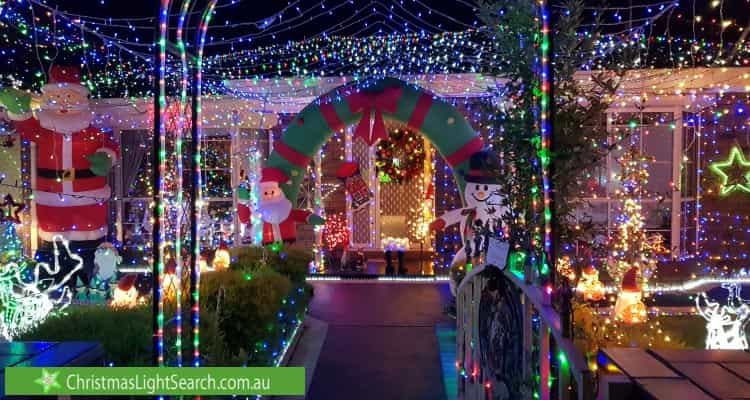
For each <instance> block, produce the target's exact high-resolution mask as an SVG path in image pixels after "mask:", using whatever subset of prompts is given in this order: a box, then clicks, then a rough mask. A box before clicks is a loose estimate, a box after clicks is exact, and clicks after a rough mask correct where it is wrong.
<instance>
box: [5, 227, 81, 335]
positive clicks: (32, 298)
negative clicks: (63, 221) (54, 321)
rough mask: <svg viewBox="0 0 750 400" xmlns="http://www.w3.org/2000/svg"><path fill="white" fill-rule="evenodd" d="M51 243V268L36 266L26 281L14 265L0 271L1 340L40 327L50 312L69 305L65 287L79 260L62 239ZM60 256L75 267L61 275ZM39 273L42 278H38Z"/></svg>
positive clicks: (68, 294) (59, 237)
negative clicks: (70, 261)
mask: <svg viewBox="0 0 750 400" xmlns="http://www.w3.org/2000/svg"><path fill="white" fill-rule="evenodd" d="M53 242H54V246H53V247H54V261H53V265H52V266H50V265H49V264H48V263H37V264H36V265H35V266H34V268H33V270H32V276H31V280H30V281H29V280H28V279H24V277H23V276H22V272H23V271H25V270H26V269H24V268H22V267H21V266H19V265H18V264H17V263H14V262H13V263H8V264H6V265H4V266H2V267H1V268H2V269H1V270H0V308H1V310H0V316H1V318H0V336H2V337H3V338H4V339H5V340H8V341H10V340H12V339H13V338H14V337H17V336H18V335H20V334H22V333H24V332H26V331H28V330H29V329H31V328H33V327H35V326H37V325H38V324H40V323H42V322H43V321H44V320H45V319H47V317H48V316H49V315H51V314H52V313H53V312H59V311H62V310H64V309H65V308H66V307H68V305H70V302H71V300H72V298H73V293H72V291H71V289H70V287H69V285H68V283H69V281H70V279H71V278H72V277H73V276H74V275H75V274H76V272H78V271H79V270H80V269H81V268H82V265H83V260H82V259H81V257H80V256H78V255H77V254H75V253H74V252H72V251H70V248H69V243H68V241H66V240H64V239H63V238H62V236H54V237H53ZM61 248H62V249H61ZM61 250H62V251H64V254H63V253H61ZM61 255H66V256H67V257H69V258H70V259H71V260H73V262H74V263H75V264H74V265H73V267H72V268H70V270H69V271H68V272H63V268H62V265H61V257H60V256H61ZM42 271H44V273H45V276H46V277H42ZM61 274H62V275H61ZM58 276H59V277H60V279H58Z"/></svg>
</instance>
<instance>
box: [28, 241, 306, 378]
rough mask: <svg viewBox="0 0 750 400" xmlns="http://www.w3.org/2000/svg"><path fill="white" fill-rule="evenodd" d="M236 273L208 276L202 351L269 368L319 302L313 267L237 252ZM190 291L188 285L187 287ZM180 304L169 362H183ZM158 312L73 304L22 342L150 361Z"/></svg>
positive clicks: (205, 358)
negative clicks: (81, 346) (94, 347)
mask: <svg viewBox="0 0 750 400" xmlns="http://www.w3.org/2000/svg"><path fill="white" fill-rule="evenodd" d="M232 253H233V256H232V260H233V262H232V264H231V266H230V269H228V270H224V271H213V272H205V273H203V274H202V275H201V284H200V304H201V312H200V350H201V362H202V364H203V365H217V366H266V365H273V364H275V363H276V362H277V361H278V359H279V358H280V357H281V354H282V353H283V351H284V348H285V347H286V346H287V343H288V342H290V341H291V340H292V337H291V336H292V333H293V332H294V331H295V330H296V328H297V327H299V326H300V325H301V324H302V321H303V319H304V315H305V312H306V310H307V305H308V304H309V301H310V298H311V296H312V288H311V286H309V285H307V284H306V283H305V273H306V271H307V265H308V263H309V262H310V256H309V254H306V253H303V252H290V253H281V254H276V253H270V254H265V253H264V251H263V250H262V249H256V248H240V249H235V250H233V252H232ZM183 287H187V282H186V281H185V282H183ZM188 298H189V296H187V293H185V295H184V296H183V307H182V314H181V315H182V331H183V339H182V343H183V346H182V354H183V359H184V360H186V362H187V361H189V360H191V357H192V346H190V343H191V341H190V340H189V332H191V328H190V307H189V305H188V304H187V302H188ZM175 309H176V304H175V303H174V300H171V301H169V300H168V301H166V302H165V313H164V314H165V319H166V322H165V333H164V340H165V360H167V363H169V364H175V363H176V360H177V354H178V353H177V347H176V346H175V340H176V326H175V324H176V321H177V319H176V318H175ZM151 322H152V320H151V306H150V304H145V305H142V306H138V307H136V308H132V309H113V308H110V307H107V306H102V305H99V306H96V305H89V306H86V305H77V306H71V307H69V308H68V309H66V310H65V312H64V313H61V314H60V315H56V316H52V317H50V318H49V319H47V320H46V321H45V322H44V323H42V324H41V325H39V326H38V327H36V328H35V329H33V330H31V331H29V332H27V333H25V334H24V335H22V336H21V337H19V338H17V340H29V341H31V340H42V341H93V342H99V343H101V344H102V346H103V347H104V350H105V352H106V357H107V362H108V363H110V364H111V365H117V366H139V365H149V364H150V362H151V346H152V344H151V334H152V332H151Z"/></svg>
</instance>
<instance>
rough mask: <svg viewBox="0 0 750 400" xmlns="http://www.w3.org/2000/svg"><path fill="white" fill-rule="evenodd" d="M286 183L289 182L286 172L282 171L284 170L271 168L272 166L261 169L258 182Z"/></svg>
mask: <svg viewBox="0 0 750 400" xmlns="http://www.w3.org/2000/svg"><path fill="white" fill-rule="evenodd" d="M271 182H276V183H287V182H289V177H288V176H287V174H285V173H284V171H282V170H280V169H278V168H273V167H267V168H263V171H262V172H261V177H260V183H271Z"/></svg>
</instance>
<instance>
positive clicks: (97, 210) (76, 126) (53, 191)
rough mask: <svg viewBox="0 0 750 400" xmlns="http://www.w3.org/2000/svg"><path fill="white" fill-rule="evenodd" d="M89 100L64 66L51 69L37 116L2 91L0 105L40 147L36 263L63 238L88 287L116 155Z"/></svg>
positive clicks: (26, 100)
mask: <svg viewBox="0 0 750 400" xmlns="http://www.w3.org/2000/svg"><path fill="white" fill-rule="evenodd" d="M88 95H89V91H88V89H87V88H86V87H85V86H83V85H82V84H81V74H80V71H79V70H78V69H77V68H74V67H62V66H53V67H52V68H51V69H50V82H49V83H47V84H46V85H44V87H42V95H41V98H40V103H41V107H40V109H39V110H38V111H37V112H36V113H35V114H36V115H35V116H34V115H33V114H32V112H31V95H29V94H26V93H23V92H20V91H17V90H15V89H12V88H4V89H0V105H2V106H3V107H5V108H6V110H7V114H8V117H9V118H10V119H11V120H13V121H15V127H16V130H17V131H18V132H19V133H20V135H21V137H22V139H24V140H28V141H30V142H33V143H34V144H36V147H37V156H36V176H35V177H34V178H35V180H36V187H35V190H34V206H35V207H36V222H37V226H38V234H39V237H40V239H42V241H43V244H42V246H40V248H39V253H38V254H37V258H40V259H49V258H51V257H52V243H51V241H52V237H53V236H55V235H59V236H62V237H63V238H65V239H67V240H69V241H71V246H70V247H71V249H73V250H74V251H76V252H77V253H78V254H79V255H80V256H81V258H83V262H84V267H83V272H84V275H86V276H82V278H83V280H84V282H88V279H89V278H90V277H91V275H92V273H93V269H94V252H95V251H96V249H97V247H98V246H99V244H101V243H102V242H103V241H104V236H105V235H106V234H107V201H108V200H109V198H110V194H111V190H110V187H109V185H108V184H107V175H108V174H109V171H110V169H111V167H112V164H113V163H114V161H115V160H116V158H117V152H118V147H117V145H116V144H115V143H114V142H113V141H112V140H111V138H110V137H109V135H107V134H105V133H104V132H102V131H101V130H100V129H98V128H95V127H92V126H91V120H92V114H91V112H90V110H89V100H88Z"/></svg>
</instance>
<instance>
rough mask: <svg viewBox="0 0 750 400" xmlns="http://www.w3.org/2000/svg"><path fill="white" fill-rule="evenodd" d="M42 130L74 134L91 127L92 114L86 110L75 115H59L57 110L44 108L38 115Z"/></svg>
mask: <svg viewBox="0 0 750 400" xmlns="http://www.w3.org/2000/svg"><path fill="white" fill-rule="evenodd" d="M36 117H37V119H39V125H41V126H42V128H46V129H49V130H51V131H55V132H60V133H73V132H78V131H80V130H82V129H86V128H88V127H89V125H91V114H90V113H89V109H88V108H86V109H85V110H82V111H81V112H77V113H73V114H69V115H68V114H58V113H57V112H56V110H54V109H49V108H42V109H41V110H39V112H37V113H36Z"/></svg>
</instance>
